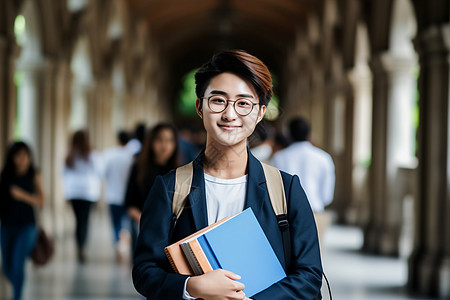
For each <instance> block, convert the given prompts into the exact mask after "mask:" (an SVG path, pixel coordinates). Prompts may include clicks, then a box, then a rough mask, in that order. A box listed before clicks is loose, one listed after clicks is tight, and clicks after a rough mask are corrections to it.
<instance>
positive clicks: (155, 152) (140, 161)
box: [125, 123, 178, 250]
mask: <svg viewBox="0 0 450 300" xmlns="http://www.w3.org/2000/svg"><path fill="white" fill-rule="evenodd" d="M177 157H178V144H177V132H176V130H175V127H173V126H172V125H171V124H167V123H161V124H157V125H156V126H155V127H153V129H152V130H150V132H149V133H148V134H147V135H146V137H145V139H144V145H143V148H142V151H141V153H140V154H139V155H138V156H137V158H136V160H135V162H134V163H133V166H132V167H131V172H130V177H129V180H128V185H127V191H126V198H125V207H126V210H127V213H128V215H129V216H130V218H131V220H132V226H131V241H132V249H133V250H134V248H135V242H136V238H137V233H138V231H139V223H140V219H141V214H142V210H143V208H144V203H145V200H146V199H147V196H148V192H149V191H150V188H151V187H152V185H153V182H154V181H155V178H156V176H158V175H162V174H165V173H167V172H169V171H170V170H172V169H173V168H176V167H177V166H178V160H177Z"/></svg>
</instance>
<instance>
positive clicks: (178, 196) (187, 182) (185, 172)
mask: <svg viewBox="0 0 450 300" xmlns="http://www.w3.org/2000/svg"><path fill="white" fill-rule="evenodd" d="M193 173H194V167H193V165H192V162H190V163H188V164H186V165H184V166H181V167H179V168H177V170H176V173H175V190H174V193H173V199H172V214H173V221H172V223H173V225H175V223H176V221H177V220H178V218H179V217H180V216H181V213H182V212H183V208H184V204H185V203H186V198H187V195H189V192H190V191H191V184H192V177H193Z"/></svg>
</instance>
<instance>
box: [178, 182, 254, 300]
mask: <svg viewBox="0 0 450 300" xmlns="http://www.w3.org/2000/svg"><path fill="white" fill-rule="evenodd" d="M247 179H248V175H244V176H241V177H238V178H233V179H222V178H217V177H214V176H211V175H208V174H205V190H206V210H207V212H208V225H211V224H213V223H215V222H217V221H219V220H221V219H223V218H225V217H231V216H233V215H235V214H237V213H240V212H241V211H243V210H244V206H245V194H246V191H247ZM188 280H189V278H188V279H186V281H185V282H184V292H183V299H186V300H191V299H196V298H194V297H191V296H190V295H189V293H188V292H187V291H186V284H187V281H188Z"/></svg>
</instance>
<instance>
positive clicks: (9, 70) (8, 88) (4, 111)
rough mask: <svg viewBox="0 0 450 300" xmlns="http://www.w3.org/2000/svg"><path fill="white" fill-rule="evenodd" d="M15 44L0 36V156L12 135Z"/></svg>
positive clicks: (14, 114)
mask: <svg viewBox="0 0 450 300" xmlns="http://www.w3.org/2000/svg"><path fill="white" fill-rule="evenodd" d="M15 49H16V46H15V45H13V44H12V41H11V40H10V39H8V38H7V37H6V36H0V66H2V68H1V69H0V157H1V158H3V157H4V154H5V152H4V151H5V150H6V148H7V146H8V144H9V143H10V142H11V141H12V139H13V136H14V122H15V119H16V92H15V88H14V64H15V57H16V55H15Z"/></svg>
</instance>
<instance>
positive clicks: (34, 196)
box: [0, 142, 44, 300]
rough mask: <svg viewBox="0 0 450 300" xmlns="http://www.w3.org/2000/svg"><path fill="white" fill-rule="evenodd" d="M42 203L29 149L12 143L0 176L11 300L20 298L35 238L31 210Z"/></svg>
mask: <svg viewBox="0 0 450 300" xmlns="http://www.w3.org/2000/svg"><path fill="white" fill-rule="evenodd" d="M43 204H44V192H43V189H42V183H41V178H40V175H39V172H38V171H37V170H36V168H35V166H34V163H33V157H32V153H31V150H30V148H29V146H28V145H27V144H26V143H24V142H15V143H13V144H12V145H11V146H10V147H9V149H8V151H7V154H6V158H5V161H4V166H3V169H2V171H1V174H0V220H1V231H0V240H1V251H2V269H3V273H4V274H5V276H6V278H7V279H8V280H9V281H10V282H11V284H12V287H13V300H20V299H22V290H23V284H24V281H25V262H26V259H27V257H28V256H29V255H30V254H31V252H32V250H33V248H34V245H35V243H36V238H37V229H36V216H35V214H34V209H35V208H38V207H42V206H43Z"/></svg>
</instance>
